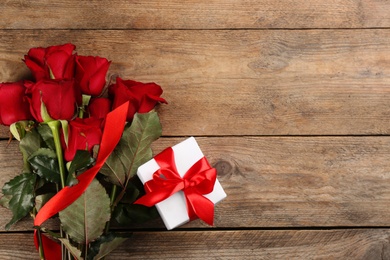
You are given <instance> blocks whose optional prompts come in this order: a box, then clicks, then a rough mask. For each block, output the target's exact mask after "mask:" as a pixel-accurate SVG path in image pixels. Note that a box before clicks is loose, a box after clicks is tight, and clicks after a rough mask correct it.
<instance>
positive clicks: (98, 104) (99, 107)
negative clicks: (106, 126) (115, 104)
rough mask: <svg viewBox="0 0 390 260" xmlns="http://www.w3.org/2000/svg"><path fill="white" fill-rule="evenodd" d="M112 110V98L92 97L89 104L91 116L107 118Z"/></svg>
mask: <svg viewBox="0 0 390 260" xmlns="http://www.w3.org/2000/svg"><path fill="white" fill-rule="evenodd" d="M110 111H111V100H109V99H108V98H91V101H90V102H89V105H88V112H89V116H90V117H93V118H98V119H105V118H106V116H107V114H108V113H109V112H110Z"/></svg>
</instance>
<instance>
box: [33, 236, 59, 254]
mask: <svg viewBox="0 0 390 260" xmlns="http://www.w3.org/2000/svg"><path fill="white" fill-rule="evenodd" d="M38 241H39V238H38V232H37V231H36V230H35V232H34V243H35V247H36V248H38V247H39V242H38ZM41 241H42V247H43V252H44V254H45V259H46V260H58V259H61V254H62V252H61V250H62V249H61V245H60V244H59V243H57V242H55V241H54V240H52V239H50V238H48V237H47V236H45V235H43V234H41Z"/></svg>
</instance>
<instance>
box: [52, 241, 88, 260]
mask: <svg viewBox="0 0 390 260" xmlns="http://www.w3.org/2000/svg"><path fill="white" fill-rule="evenodd" d="M58 240H60V241H61V243H62V244H63V245H64V246H65V247H66V249H68V251H69V252H70V253H71V254H72V256H73V257H74V258H75V259H77V260H82V259H83V258H82V257H81V251H80V250H79V249H77V247H75V246H73V245H72V244H71V243H70V241H69V240H68V239H66V238H59V239H58Z"/></svg>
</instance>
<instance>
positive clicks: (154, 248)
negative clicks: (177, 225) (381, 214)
mask: <svg viewBox="0 0 390 260" xmlns="http://www.w3.org/2000/svg"><path fill="white" fill-rule="evenodd" d="M389 236H390V231H389V230H388V229H359V230H356V229H355V230H345V229H340V230H278V231H276V230H267V231H261V230H241V231H176V232H135V233H134V234H133V236H132V237H131V238H130V239H129V240H128V241H126V242H125V243H124V244H122V245H121V246H120V247H119V248H117V249H116V250H115V251H113V252H112V253H111V254H110V255H109V256H108V257H106V258H105V259H183V258H185V259H243V258H245V259H388V258H389V257H390V244H389ZM34 256H36V257H37V256H38V254H37V252H36V251H35V248H34V245H33V239H32V234H7V233H4V234H2V235H1V236H0V258H1V259H4V260H7V259H35V258H36V257H34Z"/></svg>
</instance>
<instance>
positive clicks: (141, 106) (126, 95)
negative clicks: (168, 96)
mask: <svg viewBox="0 0 390 260" xmlns="http://www.w3.org/2000/svg"><path fill="white" fill-rule="evenodd" d="M162 92H163V90H162V88H161V87H160V86H159V85H157V84H155V83H142V82H137V81H133V80H122V79H121V78H119V77H118V78H117V79H116V83H115V84H113V85H110V87H109V94H110V95H111V96H113V106H112V108H113V109H115V108H117V107H119V106H120V105H122V104H123V103H125V102H126V101H130V102H129V103H130V104H129V110H128V113H127V121H131V120H132V119H133V117H134V114H135V113H137V112H138V113H147V112H149V111H151V110H152V109H153V108H154V107H155V106H156V104H157V103H158V102H162V103H167V101H166V100H165V99H163V98H161V97H160V95H161V94H162Z"/></svg>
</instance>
